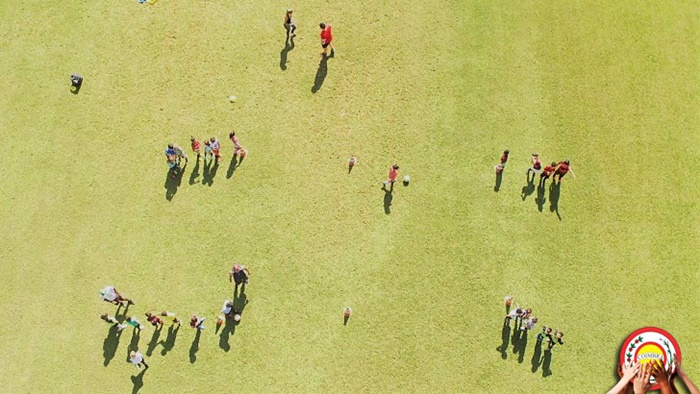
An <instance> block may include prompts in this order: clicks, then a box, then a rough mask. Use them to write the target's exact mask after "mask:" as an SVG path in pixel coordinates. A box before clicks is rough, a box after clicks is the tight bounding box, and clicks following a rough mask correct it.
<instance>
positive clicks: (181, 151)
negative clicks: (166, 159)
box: [173, 144, 188, 165]
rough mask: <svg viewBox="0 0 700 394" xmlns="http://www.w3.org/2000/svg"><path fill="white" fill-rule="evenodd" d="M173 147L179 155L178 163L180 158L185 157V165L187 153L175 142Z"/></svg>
mask: <svg viewBox="0 0 700 394" xmlns="http://www.w3.org/2000/svg"><path fill="white" fill-rule="evenodd" d="M173 149H175V154H176V155H177V164H178V165H179V164H180V159H185V165H187V162H188V160H187V153H185V150H184V149H182V147H181V146H180V145H177V144H173Z"/></svg>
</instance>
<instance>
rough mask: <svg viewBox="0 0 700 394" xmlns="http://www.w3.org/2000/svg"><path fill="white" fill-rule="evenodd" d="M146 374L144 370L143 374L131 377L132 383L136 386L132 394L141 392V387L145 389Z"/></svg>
mask: <svg viewBox="0 0 700 394" xmlns="http://www.w3.org/2000/svg"><path fill="white" fill-rule="evenodd" d="M145 373H146V370H145V369H144V370H142V371H141V373H139V374H138V375H136V376H132V377H131V383H133V384H134V388H133V389H132V390H131V394H136V393H138V392H139V390H141V387H143V374H145Z"/></svg>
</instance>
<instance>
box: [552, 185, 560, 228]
mask: <svg viewBox="0 0 700 394" xmlns="http://www.w3.org/2000/svg"><path fill="white" fill-rule="evenodd" d="M560 190H561V185H560V184H557V183H555V182H552V184H551V185H550V186H549V211H550V212H555V213H556V214H557V217H558V218H559V220H561V215H560V214H559V192H560Z"/></svg>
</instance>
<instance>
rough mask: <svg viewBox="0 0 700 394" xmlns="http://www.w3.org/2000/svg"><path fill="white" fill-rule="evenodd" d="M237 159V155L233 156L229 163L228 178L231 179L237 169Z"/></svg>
mask: <svg viewBox="0 0 700 394" xmlns="http://www.w3.org/2000/svg"><path fill="white" fill-rule="evenodd" d="M236 159H237V157H236V156H232V157H231V163H229V165H228V170H227V171H226V179H231V177H232V176H233V172H234V171H236V164H238V163H237V161H236Z"/></svg>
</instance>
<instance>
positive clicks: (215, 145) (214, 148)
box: [209, 137, 221, 163]
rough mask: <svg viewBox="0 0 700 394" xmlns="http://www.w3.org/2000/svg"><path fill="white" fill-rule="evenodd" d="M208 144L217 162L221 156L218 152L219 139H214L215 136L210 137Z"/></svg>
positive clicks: (219, 146)
mask: <svg viewBox="0 0 700 394" xmlns="http://www.w3.org/2000/svg"><path fill="white" fill-rule="evenodd" d="M209 144H210V145H211V150H212V152H214V157H215V158H216V162H217V163H218V162H219V159H220V158H221V155H220V154H219V149H221V144H220V143H219V140H217V139H216V137H211V139H210V140H209Z"/></svg>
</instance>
